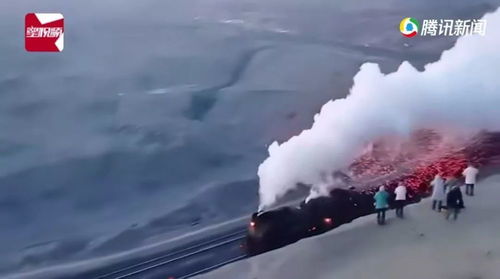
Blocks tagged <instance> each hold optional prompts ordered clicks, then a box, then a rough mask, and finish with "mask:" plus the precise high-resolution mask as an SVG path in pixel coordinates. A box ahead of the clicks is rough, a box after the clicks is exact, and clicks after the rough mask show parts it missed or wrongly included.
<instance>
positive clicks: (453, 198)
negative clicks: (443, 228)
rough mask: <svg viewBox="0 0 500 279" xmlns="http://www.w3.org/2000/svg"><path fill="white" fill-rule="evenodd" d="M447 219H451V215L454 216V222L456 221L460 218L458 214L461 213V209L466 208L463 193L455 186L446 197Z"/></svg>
mask: <svg viewBox="0 0 500 279" xmlns="http://www.w3.org/2000/svg"><path fill="white" fill-rule="evenodd" d="M446 207H447V209H448V210H447V211H446V219H449V218H450V215H451V214H453V220H456V219H457V217H458V213H460V209H462V208H464V200H463V198H462V191H460V187H458V186H453V188H452V189H451V190H450V192H448V194H447V195H446Z"/></svg>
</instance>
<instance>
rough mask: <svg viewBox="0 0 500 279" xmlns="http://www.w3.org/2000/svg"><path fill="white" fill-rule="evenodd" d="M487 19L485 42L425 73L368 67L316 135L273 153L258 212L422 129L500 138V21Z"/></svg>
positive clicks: (319, 120)
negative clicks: (381, 142) (372, 145)
mask: <svg viewBox="0 0 500 279" xmlns="http://www.w3.org/2000/svg"><path fill="white" fill-rule="evenodd" d="M484 19H486V20H487V23H488V27H489V28H488V29H487V33H486V35H485V36H479V35H470V36H466V37H463V38H460V39H459V40H458V41H457V44H456V46H455V47H454V48H453V49H451V50H449V51H446V52H444V53H443V55H442V57H441V59H440V61H438V62H436V63H433V64H429V65H427V66H426V68H425V71H424V72H418V71H417V70H416V69H415V68H413V67H412V66H411V65H410V64H409V63H407V62H404V63H403V64H402V65H401V66H400V67H399V69H398V71H397V72H395V73H392V74H389V75H385V76H384V75H383V74H382V73H381V72H380V70H379V68H378V66H377V65H375V64H372V63H366V64H364V65H362V66H361V69H360V71H359V73H358V74H357V75H356V76H355V77H354V85H353V87H352V88H351V92H350V95H348V96H347V97H346V98H345V99H340V100H335V101H330V102H328V103H326V104H325V105H324V106H323V107H322V109H321V111H320V113H318V114H317V115H316V116H315V118H314V123H313V125H312V127H311V128H310V129H308V130H304V131H303V132H302V133H301V134H299V135H298V136H295V137H292V138H291V139H290V140H288V141H287V142H284V143H282V144H281V145H280V144H278V143H277V142H274V143H273V144H271V145H270V147H269V149H268V152H269V157H268V158H267V159H266V160H265V161H264V162H263V163H262V164H261V165H260V166H259V169H258V175H259V178H260V189H259V194H260V208H261V209H263V208H265V207H268V206H270V205H272V204H273V203H274V202H275V201H276V200H277V199H278V198H280V197H281V196H283V195H284V194H285V193H286V192H288V191H289V190H291V189H293V188H294V187H296V184H297V183H298V182H302V183H306V184H317V183H319V182H320V180H321V178H320V173H322V172H325V171H326V172H327V171H331V170H335V169H340V168H343V167H345V166H347V165H348V164H349V163H350V162H352V160H353V159H354V157H355V156H356V154H357V153H358V152H360V151H361V150H362V148H363V147H364V146H366V144H368V143H369V142H371V141H373V140H375V139H377V138H379V137H382V136H385V135H398V136H403V137H404V136H408V135H409V134H410V133H411V132H412V131H414V130H416V129H420V128H432V129H436V130H444V129H446V130H447V131H450V130H456V131H461V132H463V131H467V132H469V133H470V134H473V133H474V132H477V131H479V130H484V129H485V130H490V131H498V130H500V122H498V121H497V119H498V116H499V114H500V113H499V112H498V104H499V103H500V92H498V88H499V85H500V80H499V79H498V76H497V73H496V67H497V65H499V64H500V53H498V50H497V46H498V45H499V43H500V29H499V28H497V27H500V13H499V12H495V13H494V14H490V15H487V16H485V17H484Z"/></svg>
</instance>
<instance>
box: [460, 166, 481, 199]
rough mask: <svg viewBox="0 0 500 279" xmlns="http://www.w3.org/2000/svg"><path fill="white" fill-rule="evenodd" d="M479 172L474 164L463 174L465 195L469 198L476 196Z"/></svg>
mask: <svg viewBox="0 0 500 279" xmlns="http://www.w3.org/2000/svg"><path fill="white" fill-rule="evenodd" d="M478 173H479V170H478V169H477V168H475V167H474V166H473V165H472V164H469V166H468V167H467V168H466V169H465V170H464V171H463V172H462V175H463V176H464V177H465V194H466V195H469V196H474V186H475V184H476V177H477V174H478Z"/></svg>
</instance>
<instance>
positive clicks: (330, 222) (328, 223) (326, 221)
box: [323, 218, 333, 225]
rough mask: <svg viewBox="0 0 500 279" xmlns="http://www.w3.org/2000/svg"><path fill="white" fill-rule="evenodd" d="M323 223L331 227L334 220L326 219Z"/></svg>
mask: <svg viewBox="0 0 500 279" xmlns="http://www.w3.org/2000/svg"><path fill="white" fill-rule="evenodd" d="M323 222H324V223H325V224H327V225H331V224H332V223H333V220H332V218H324V219H323Z"/></svg>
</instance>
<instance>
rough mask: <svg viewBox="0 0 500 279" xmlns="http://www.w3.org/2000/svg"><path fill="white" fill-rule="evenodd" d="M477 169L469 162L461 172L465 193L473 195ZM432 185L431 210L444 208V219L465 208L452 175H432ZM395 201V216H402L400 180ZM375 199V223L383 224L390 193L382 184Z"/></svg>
mask: <svg viewBox="0 0 500 279" xmlns="http://www.w3.org/2000/svg"><path fill="white" fill-rule="evenodd" d="M478 173H479V170H478V169H477V168H476V167H474V166H473V165H472V164H469V166H468V167H467V168H465V169H464V170H463V172H462V175H463V177H464V178H465V194H466V195H468V196H474V188H475V185H476V180H477V174H478ZM429 187H432V196H431V200H432V210H436V211H438V212H441V211H442V210H446V214H445V216H446V219H449V218H450V216H451V215H453V219H454V220H456V219H457V217H458V214H459V213H460V210H461V209H463V208H465V205H464V200H463V196H462V190H461V189H460V184H457V179H456V178H454V177H450V178H445V177H443V175H442V174H441V173H439V174H437V175H436V176H435V177H434V180H432V182H431V183H430V185H429ZM394 194H395V201H394V207H395V209H396V216H397V217H399V218H403V216H404V215H403V209H404V206H405V205H406V202H407V195H408V194H407V186H406V185H405V184H404V182H400V183H399V185H398V186H397V187H396V189H395V190H394ZM373 199H374V200H375V210H376V212H377V223H378V224H379V225H383V224H384V223H385V213H386V211H387V209H388V208H389V199H390V194H389V193H388V192H387V191H386V189H385V187H384V186H381V187H380V188H379V191H378V192H377V193H375V196H374V197H373Z"/></svg>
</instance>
